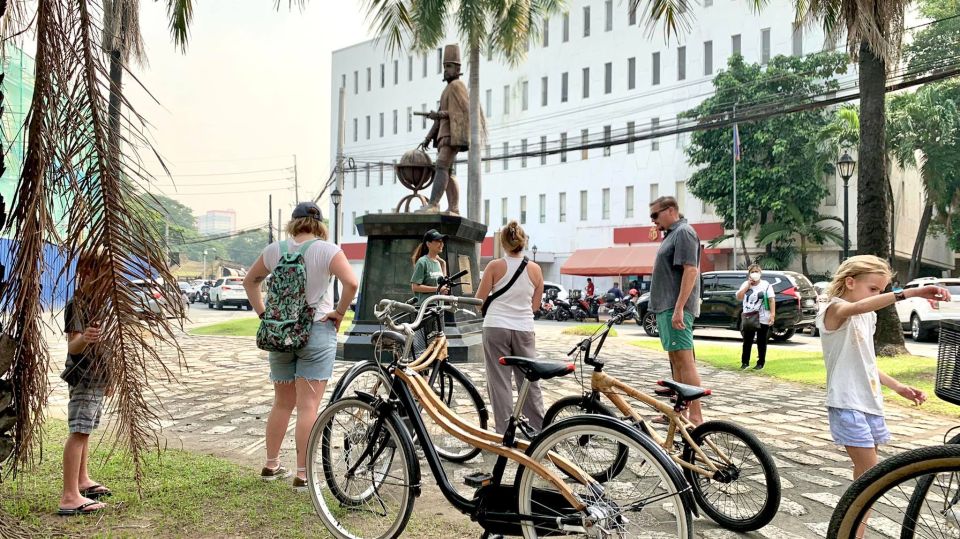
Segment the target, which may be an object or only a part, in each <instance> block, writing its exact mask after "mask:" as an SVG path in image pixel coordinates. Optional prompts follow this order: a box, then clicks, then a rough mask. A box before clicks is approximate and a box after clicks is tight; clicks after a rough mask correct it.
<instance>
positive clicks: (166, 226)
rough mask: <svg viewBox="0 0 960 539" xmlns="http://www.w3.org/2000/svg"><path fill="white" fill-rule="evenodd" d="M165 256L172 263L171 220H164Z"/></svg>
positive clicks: (168, 263) (168, 262)
mask: <svg viewBox="0 0 960 539" xmlns="http://www.w3.org/2000/svg"><path fill="white" fill-rule="evenodd" d="M163 257H164V258H165V259H166V261H167V265H168V266H169V265H170V221H168V220H166V219H164V220H163Z"/></svg>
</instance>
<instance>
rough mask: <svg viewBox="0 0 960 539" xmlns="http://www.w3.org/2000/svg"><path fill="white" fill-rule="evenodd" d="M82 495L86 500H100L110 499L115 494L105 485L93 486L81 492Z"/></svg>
mask: <svg viewBox="0 0 960 539" xmlns="http://www.w3.org/2000/svg"><path fill="white" fill-rule="evenodd" d="M80 495H81V496H83V497H84V498H90V499H91V500H99V499H100V498H109V497H110V496H113V492H111V491H110V489H108V488H107V487H105V486H103V485H99V484H93V485H90V486H89V487H87V488H85V489H83V490H81V491H80Z"/></svg>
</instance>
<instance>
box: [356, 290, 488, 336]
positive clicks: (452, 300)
mask: <svg viewBox="0 0 960 539" xmlns="http://www.w3.org/2000/svg"><path fill="white" fill-rule="evenodd" d="M440 302H443V303H447V304H449V305H445V306H444V308H450V307H453V308H456V306H457V304H459V303H464V304H467V305H477V306H480V305H483V301H481V300H479V299H477V298H471V297H466V296H445V295H440V294H438V295H435V296H430V297H429V298H427V299H425V300H424V301H423V304H422V305H420V309H419V310H418V309H417V308H415V307H413V306H411V305H408V304H406V303H403V302H401V301H394V300H390V299H382V300H380V302H379V303H378V304H377V307H376V308H375V309H374V310H373V314H374V316H376V317H377V319H378V320H380V321H382V322H384V323H386V324H387V326H388V327H390V329H392V330H394V331H399V332H403V333H407V334H412V333H413V332H414V331H415V329H416V328H419V327H420V325H422V324H423V317H424V316H425V315H426V313H427V309H428V307H430V306H431V304H432V303H440ZM393 309H398V310H401V311H404V312H408V313H417V318H416V319H414V321H413V322H407V323H402V324H396V323H394V321H393V319H391V318H390V311H391V310H393Z"/></svg>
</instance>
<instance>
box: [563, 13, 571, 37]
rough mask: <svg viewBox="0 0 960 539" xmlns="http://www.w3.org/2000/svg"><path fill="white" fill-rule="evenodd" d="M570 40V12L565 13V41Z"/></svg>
mask: <svg viewBox="0 0 960 539" xmlns="http://www.w3.org/2000/svg"><path fill="white" fill-rule="evenodd" d="M567 41H570V12H569V11H568V12H566V13H564V14H563V42H564V43H566V42H567Z"/></svg>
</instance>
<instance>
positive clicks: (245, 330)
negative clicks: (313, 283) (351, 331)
mask: <svg viewBox="0 0 960 539" xmlns="http://www.w3.org/2000/svg"><path fill="white" fill-rule="evenodd" d="M351 322H353V311H347V315H346V316H345V317H343V323H342V324H340V333H345V332H346V331H347V329H348V328H349V327H350V323H351ZM258 327H260V319H259V318H252V317H244V318H239V319H237V320H228V321H226V322H218V323H216V324H210V325H209V326H200V327H198V328H196V329H194V330H192V331H191V332H190V334H191V335H217V336H228V337H254V336H256V335H257V328H258Z"/></svg>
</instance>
